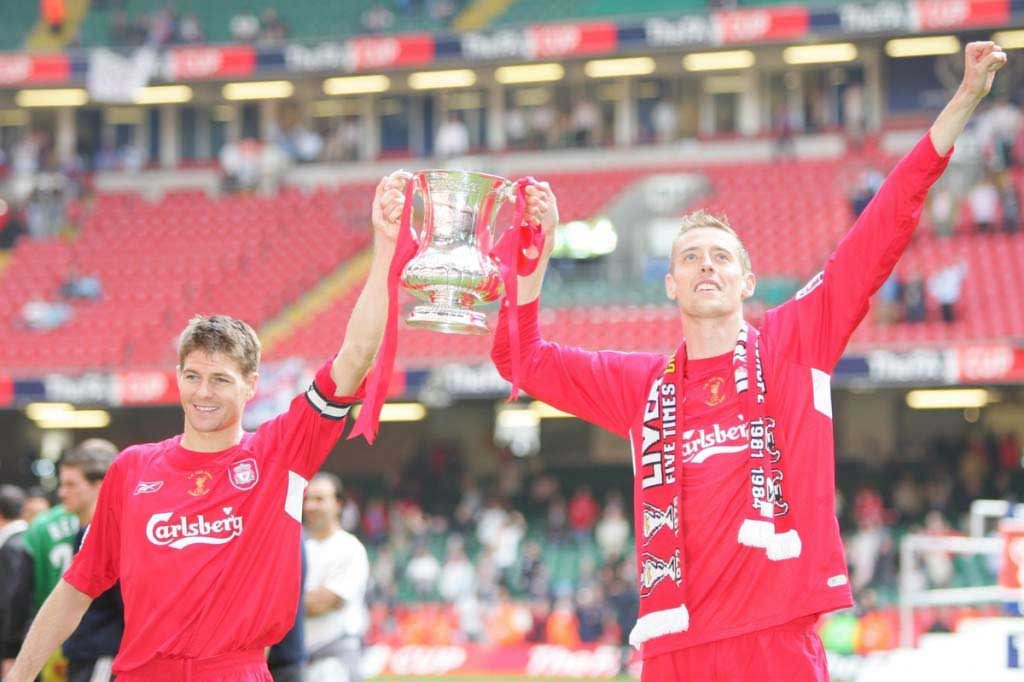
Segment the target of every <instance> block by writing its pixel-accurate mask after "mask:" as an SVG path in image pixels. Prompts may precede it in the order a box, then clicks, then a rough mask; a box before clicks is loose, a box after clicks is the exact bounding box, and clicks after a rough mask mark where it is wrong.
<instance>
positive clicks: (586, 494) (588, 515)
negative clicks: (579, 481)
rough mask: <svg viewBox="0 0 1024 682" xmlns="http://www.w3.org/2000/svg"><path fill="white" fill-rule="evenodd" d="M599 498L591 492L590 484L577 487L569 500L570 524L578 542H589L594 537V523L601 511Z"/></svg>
mask: <svg viewBox="0 0 1024 682" xmlns="http://www.w3.org/2000/svg"><path fill="white" fill-rule="evenodd" d="M600 511H601V510H600V508H599V507H598V505H597V500H595V499H594V495H593V494H592V493H591V492H590V486H589V485H586V484H584V485H581V486H580V487H579V488H577V489H576V492H575V494H573V496H572V500H570V501H569V526H570V527H571V528H572V532H573V535H574V536H575V538H576V541H577V542H580V543H585V542H589V541H591V540H592V539H593V537H594V524H596V523H597V515H598V514H599V513H600Z"/></svg>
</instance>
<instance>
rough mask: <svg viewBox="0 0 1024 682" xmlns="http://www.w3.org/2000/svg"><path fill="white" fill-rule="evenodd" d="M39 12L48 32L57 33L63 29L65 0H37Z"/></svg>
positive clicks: (65, 17)
mask: <svg viewBox="0 0 1024 682" xmlns="http://www.w3.org/2000/svg"><path fill="white" fill-rule="evenodd" d="M39 14H40V16H41V17H42V19H43V22H44V23H45V24H46V25H47V26H48V27H49V29H50V33H52V34H54V35H57V34H59V33H60V32H61V31H62V30H63V29H64V22H65V21H67V16H68V10H67V3H66V0H39Z"/></svg>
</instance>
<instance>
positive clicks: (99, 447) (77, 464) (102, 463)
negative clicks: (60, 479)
mask: <svg viewBox="0 0 1024 682" xmlns="http://www.w3.org/2000/svg"><path fill="white" fill-rule="evenodd" d="M115 457H117V446H116V445H114V444H113V443H111V442H110V441H109V440H106V439H104V438H89V439H88V440H83V441H82V442H81V443H79V444H78V445H76V446H75V447H74V448H72V449H71V450H70V451H69V452H68V453H67V454H66V455H64V457H63V458H62V459H61V460H60V465H61V466H62V467H74V468H76V469H80V470H81V471H82V475H83V476H85V478H86V480H87V481H89V482H90V483H99V482H100V481H102V480H103V477H104V476H106V475H107V469H109V468H110V465H111V464H112V463H113V461H114V458H115Z"/></svg>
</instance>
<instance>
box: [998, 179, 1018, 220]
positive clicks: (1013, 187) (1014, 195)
mask: <svg viewBox="0 0 1024 682" xmlns="http://www.w3.org/2000/svg"><path fill="white" fill-rule="evenodd" d="M996 184H997V185H998V188H999V206H1000V208H1001V209H1002V211H1001V212H1002V214H1003V232H1005V233H1006V234H1016V233H1018V232H1020V222H1021V198H1020V188H1019V187H1017V183H1016V182H1014V179H1013V173H1012V172H1010V171H1003V172H1001V173H999V175H997V176H996Z"/></svg>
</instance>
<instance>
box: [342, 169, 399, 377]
mask: <svg viewBox="0 0 1024 682" xmlns="http://www.w3.org/2000/svg"><path fill="white" fill-rule="evenodd" d="M410 177H411V176H410V175H409V173H406V172H404V171H398V172H396V173H392V174H391V175H389V176H387V177H385V178H384V179H382V180H381V181H380V183H379V184H378V185H377V191H376V193H375V194H374V197H373V213H372V215H373V261H372V262H371V264H370V272H369V274H368V275H367V278H366V283H365V284H364V285H363V290H362V291H361V292H360V293H359V298H358V299H357V300H356V304H355V307H353V308H352V315H351V316H350V317H349V320H348V326H347V327H346V328H345V338H344V340H343V341H342V344H341V350H339V351H338V354H337V356H335V358H334V364H333V365H332V366H331V378H332V379H333V380H334V383H335V386H336V391H335V396H351V395H354V394H355V392H356V390H357V389H358V388H359V384H361V383H362V381H363V378H364V377H365V376H366V373H367V372H368V371H369V370H370V366H371V365H373V359H374V358H375V357H376V355H377V349H378V348H379V347H380V342H381V339H382V338H383V336H384V323H385V322H386V321H387V311H388V285H387V278H388V268H389V267H390V266H391V258H392V256H394V254H395V243H396V240H397V237H398V223H399V218H400V217H401V213H402V204H403V202H404V200H405V198H404V194H403V189H404V188H405V183H406V182H407V181H408V180H409V178H410Z"/></svg>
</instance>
